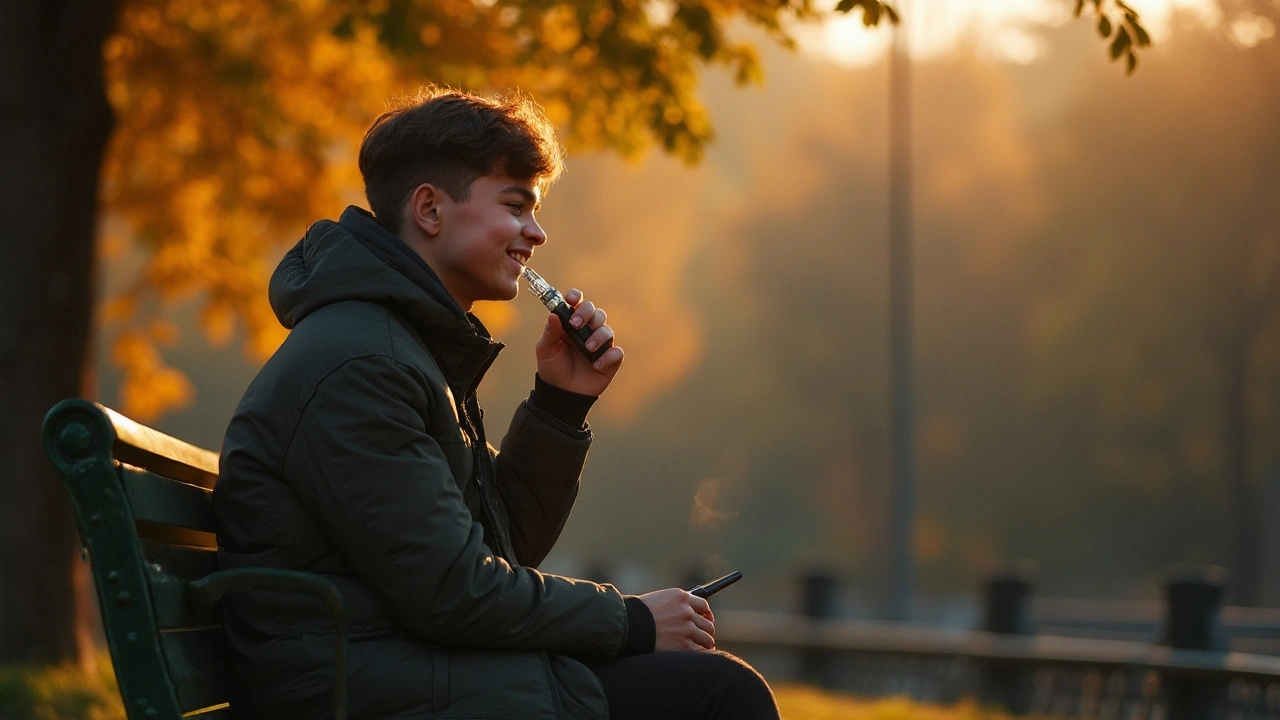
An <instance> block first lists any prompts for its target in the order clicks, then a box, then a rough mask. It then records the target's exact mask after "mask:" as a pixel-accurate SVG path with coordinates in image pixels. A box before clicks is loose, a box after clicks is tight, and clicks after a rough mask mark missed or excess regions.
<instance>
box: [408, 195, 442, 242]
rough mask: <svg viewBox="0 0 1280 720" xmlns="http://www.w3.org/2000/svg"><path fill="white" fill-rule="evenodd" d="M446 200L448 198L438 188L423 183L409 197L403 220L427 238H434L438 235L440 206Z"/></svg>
mask: <svg viewBox="0 0 1280 720" xmlns="http://www.w3.org/2000/svg"><path fill="white" fill-rule="evenodd" d="M447 200H448V196H447V195H445V193H444V192H443V191H441V190H440V188H437V187H436V186H435V185H432V184H431V183H423V184H421V185H419V186H418V187H416V188H414V189H413V193H411V194H410V195H409V203H408V206H407V207H406V208H405V214H406V215H407V217H406V218H405V220H407V221H408V222H410V223H412V224H413V226H414V227H416V228H418V229H419V230H420V231H422V233H423V234H424V235H426V236H427V237H435V236H436V235H439V234H440V227H441V225H440V205H441V204H442V202H445V201H447Z"/></svg>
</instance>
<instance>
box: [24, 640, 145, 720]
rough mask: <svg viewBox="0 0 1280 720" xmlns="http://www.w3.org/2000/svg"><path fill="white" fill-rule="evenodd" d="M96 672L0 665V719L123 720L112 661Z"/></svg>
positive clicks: (103, 662)
mask: <svg viewBox="0 0 1280 720" xmlns="http://www.w3.org/2000/svg"><path fill="white" fill-rule="evenodd" d="M97 665H98V670H97V672H94V673H87V672H85V671H84V670H81V669H80V666H78V665H64V666H60V667H34V666H21V665H18V666H15V665H7V666H0V718H5V720H125V714H124V706H123V705H121V703H120V693H119V691H118V690H116V676H115V673H114V672H113V671H112V669H111V658H110V657H109V656H108V655H106V654H105V653H104V654H103V655H102V657H101V659H100V660H99V661H98V663H97Z"/></svg>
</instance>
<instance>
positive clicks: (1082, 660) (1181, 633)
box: [716, 569, 1280, 720]
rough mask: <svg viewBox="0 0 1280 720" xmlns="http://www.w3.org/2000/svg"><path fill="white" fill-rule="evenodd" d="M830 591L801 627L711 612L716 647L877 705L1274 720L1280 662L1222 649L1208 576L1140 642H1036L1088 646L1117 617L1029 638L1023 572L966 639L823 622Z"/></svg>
mask: <svg viewBox="0 0 1280 720" xmlns="http://www.w3.org/2000/svg"><path fill="white" fill-rule="evenodd" d="M834 589H835V583H834V581H833V580H832V579H831V578H825V577H821V576H816V577H809V578H806V579H805V581H804V583H803V585H802V598H803V601H802V613H800V614H796V615H785V614H775V613H760V612H749V611H724V612H721V613H717V618H716V620H717V622H716V638H717V643H718V645H719V646H720V647H722V648H724V649H726V650H729V651H731V652H734V653H737V654H740V655H742V656H743V657H744V658H746V659H747V660H749V661H750V662H752V663H753V664H754V665H756V666H757V667H758V668H760V669H761V670H762V671H764V672H765V674H766V675H768V676H770V677H778V678H794V679H800V680H805V681H808V682H812V683H816V684H820V685H823V686H825V687H828V688H833V689H840V690H846V691H851V692H854V693H857V694H860V695H866V696H872V697H878V696H888V695H908V696H911V697H913V698H915V699H918V700H922V701H929V702H937V703H951V702H955V701H957V700H959V699H961V698H966V697H972V698H977V699H979V700H981V701H982V702H984V703H987V704H990V705H993V706H999V707H1003V708H1004V709H1006V710H1007V711H1009V712H1011V713H1012V714H1015V715H1023V714H1035V715H1048V716H1057V717H1079V718H1106V719H1110V718H1115V719H1117V720H1119V719H1121V718H1123V719H1124V720H1139V719H1145V718H1150V719H1152V720H1208V719H1213V720H1218V719H1222V720H1235V719H1237V718H1239V719H1241V720H1244V719H1245V718H1277V719H1280V656H1271V655H1263V654H1257V653H1243V652H1238V651H1230V650H1228V649H1227V640H1228V629H1229V627H1228V626H1224V624H1223V614H1224V613H1223V605H1222V599H1223V595H1224V591H1225V586H1224V583H1223V581H1222V578H1221V574H1220V572H1218V571H1215V570H1201V571H1189V570H1187V569H1183V570H1182V571H1180V572H1179V573H1178V574H1177V575H1174V576H1172V577H1170V579H1169V580H1168V582H1167V583H1166V586H1165V603H1164V608H1163V616H1162V618H1161V620H1160V624H1159V633H1158V634H1157V635H1155V636H1153V637H1151V638H1150V639H1148V640H1135V639H1109V638H1103V637H1067V636H1062V635H1054V634H1048V633H1046V632H1044V630H1045V629H1046V627H1048V628H1062V627H1066V628H1067V629H1068V630H1071V629H1075V630H1080V629H1081V628H1083V629H1084V631H1086V632H1088V633H1091V634H1095V635H1096V634H1099V633H1100V632H1101V630H1100V629H1105V628H1106V627H1109V625H1108V621H1109V620H1114V618H1110V619H1109V618H1102V619H1100V620H1099V621H1096V622H1093V623H1090V622H1087V621H1085V620H1083V619H1081V618H1079V617H1076V618H1075V619H1071V618H1070V617H1059V618H1057V620H1058V622H1059V624H1057V625H1053V624H1048V625H1041V626H1040V627H1039V628H1037V625H1036V622H1035V618H1034V617H1033V616H1032V607H1033V602H1032V601H1033V597H1032V590H1033V586H1032V584H1031V582H1030V581H1029V580H1028V579H1027V578H1026V577H1025V576H1024V575H1022V574H1018V573H1009V574H1002V575H998V576H995V577H992V578H990V579H988V580H987V581H986V582H985V583H984V587H983V612H982V620H981V622H980V627H979V628H978V629H974V630H947V629H943V628H938V627H934V626H926V625H918V624H911V623H894V622H883V621H869V620H850V619H840V618H835V617H831V615H832V608H833V603H832V602H831V598H832V596H833V595H834ZM1095 607H1096V606H1095ZM1234 614H1235V615H1236V616H1237V618H1236V619H1245V620H1252V623H1246V625H1245V627H1244V628H1243V629H1244V630H1246V632H1245V636H1246V637H1247V636H1248V633H1250V632H1252V633H1254V634H1255V635H1256V634H1261V635H1264V636H1271V635H1273V634H1280V625H1272V624H1269V623H1270V622H1271V621H1272V620H1275V619H1276V618H1275V615H1274V614H1271V615H1267V614H1265V613H1264V614H1261V615H1259V614H1257V613H1255V614H1253V615H1250V613H1247V612H1245V613H1241V612H1240V611H1236V612H1235V613H1234ZM1137 620H1141V622H1142V623H1147V622H1148V619H1143V618H1137ZM1068 621H1069V622H1068ZM1125 622H1127V623H1129V625H1128V626H1127V630H1126V631H1127V632H1130V633H1134V632H1137V628H1138V627H1139V626H1138V625H1137V624H1135V618H1134V617H1128V618H1126V619H1125ZM1142 627H1146V625H1145V624H1143V625H1142ZM1153 627H1154V626H1153ZM1235 629H1236V630H1240V629H1241V628H1235ZM1255 639H1256V638H1255ZM1264 639H1265V638H1264Z"/></svg>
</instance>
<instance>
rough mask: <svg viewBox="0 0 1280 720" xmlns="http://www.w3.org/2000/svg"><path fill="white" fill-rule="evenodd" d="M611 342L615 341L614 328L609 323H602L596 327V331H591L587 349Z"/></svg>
mask: <svg viewBox="0 0 1280 720" xmlns="http://www.w3.org/2000/svg"><path fill="white" fill-rule="evenodd" d="M611 342H613V328H611V327H609V326H608V325H600V326H598V327H596V331H595V332H593V333H591V337H589V338H587V349H588V350H595V349H596V348H598V347H604V346H605V345H608V344H609V343H611Z"/></svg>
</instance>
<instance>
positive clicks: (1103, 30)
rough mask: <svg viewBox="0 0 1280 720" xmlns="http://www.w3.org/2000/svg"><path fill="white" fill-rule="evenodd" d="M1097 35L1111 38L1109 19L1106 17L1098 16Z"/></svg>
mask: <svg viewBox="0 0 1280 720" xmlns="http://www.w3.org/2000/svg"><path fill="white" fill-rule="evenodd" d="M1098 34H1099V35H1101V36H1102V37H1104V38H1106V37H1111V18H1108V17H1107V16H1106V15H1099V16H1098Z"/></svg>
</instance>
